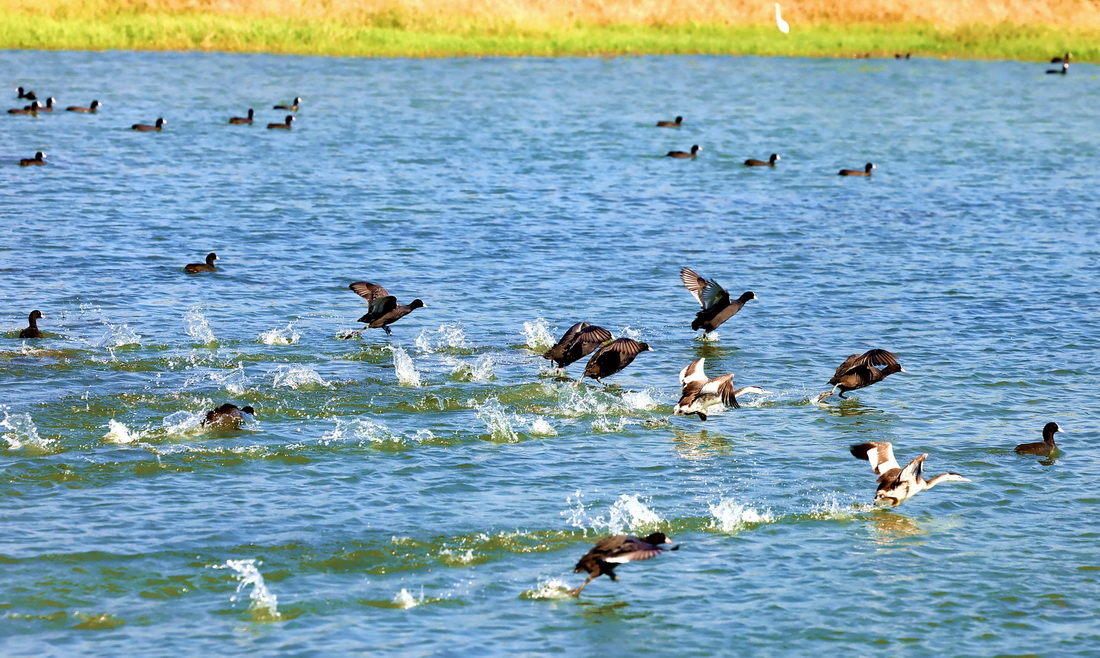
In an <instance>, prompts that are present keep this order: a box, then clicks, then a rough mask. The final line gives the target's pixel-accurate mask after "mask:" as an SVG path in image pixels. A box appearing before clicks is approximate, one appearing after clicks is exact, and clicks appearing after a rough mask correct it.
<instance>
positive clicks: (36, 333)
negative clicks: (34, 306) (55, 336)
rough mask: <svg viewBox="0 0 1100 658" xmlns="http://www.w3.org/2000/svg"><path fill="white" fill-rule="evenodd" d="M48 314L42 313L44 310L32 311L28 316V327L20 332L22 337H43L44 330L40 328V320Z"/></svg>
mask: <svg viewBox="0 0 1100 658" xmlns="http://www.w3.org/2000/svg"><path fill="white" fill-rule="evenodd" d="M44 317H46V316H44V315H42V311H38V310H34V311H31V314H30V317H29V318H27V321H28V324H27V328H26V329H24V330H23V331H20V332H19V337H20V338H43V337H44V336H43V335H42V330H41V329H39V328H38V320H39V319H40V318H44Z"/></svg>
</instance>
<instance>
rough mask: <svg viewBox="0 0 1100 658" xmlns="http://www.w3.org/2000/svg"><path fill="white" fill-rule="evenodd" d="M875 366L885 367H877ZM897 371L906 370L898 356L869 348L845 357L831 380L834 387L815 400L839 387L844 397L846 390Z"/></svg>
mask: <svg viewBox="0 0 1100 658" xmlns="http://www.w3.org/2000/svg"><path fill="white" fill-rule="evenodd" d="M874 366H885V367H884V368H876V367H874ZM895 372H905V368H902V367H901V364H900V363H898V357H897V356H896V355H895V354H893V353H892V352H887V351H886V350H868V351H866V352H864V353H863V354H853V355H852V356H850V357H848V358H847V359H845V360H844V363H842V364H840V367H839V368H837V369H836V372H835V373H833V378H832V379H830V380H829V383H830V384H832V385H833V389H832V390H831V391H826V392H824V393H822V394H821V395H819V396H818V397H817V400H815V402H821V401H822V400H824V399H825V398H827V397H829V396H830V395H832V394H833V393H836V391H837V389H840V397H842V398H843V397H844V394H845V393H846V392H848V391H854V390H856V389H859V388H864V387H866V386H870V385H871V384H874V383H876V382H881V381H882V380H884V379H886V377H887V376H888V375H892V374H894V373H895ZM845 399H847V398H845Z"/></svg>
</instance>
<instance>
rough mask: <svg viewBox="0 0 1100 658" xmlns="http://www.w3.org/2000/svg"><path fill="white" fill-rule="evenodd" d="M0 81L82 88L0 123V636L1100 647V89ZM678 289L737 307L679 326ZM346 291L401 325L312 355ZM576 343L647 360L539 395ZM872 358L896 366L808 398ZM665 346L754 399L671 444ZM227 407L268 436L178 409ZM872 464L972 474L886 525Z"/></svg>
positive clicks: (671, 368)
mask: <svg viewBox="0 0 1100 658" xmlns="http://www.w3.org/2000/svg"><path fill="white" fill-rule="evenodd" d="M0 63H2V65H3V69H4V70H5V71H7V72H8V76H9V78H8V79H7V80H6V84H8V85H9V86H10V87H12V88H14V87H15V86H16V85H22V86H26V87H29V88H32V89H35V90H36V91H37V92H38V93H39V95H40V97H43V98H44V97H45V96H49V95H52V96H56V97H57V98H58V102H59V104H60V105H61V106H62V107H64V106H67V105H74V104H76V105H87V104H88V103H89V102H90V101H91V100H92V99H98V100H100V101H101V102H102V103H103V109H102V110H101V112H100V114H98V115H94V116H90V115H77V114H72V113H65V112H55V113H54V114H53V115H52V116H40V117H38V118H37V119H34V118H30V117H16V116H7V115H4V116H3V119H2V121H3V140H2V142H0V160H2V162H0V186H2V188H3V189H4V190H5V192H6V197H5V202H4V203H3V210H2V211H0V213H2V221H0V309H3V312H2V317H3V320H2V322H0V332H2V336H0V404H2V405H3V406H2V407H0V414H2V421H0V422H2V427H0V437H2V438H0V468H2V473H3V476H2V478H0V495H2V501H3V503H2V505H0V528H2V529H3V532H0V563H2V564H3V567H2V569H0V615H2V616H0V653H3V654H5V655H9V656H15V655H28V656H31V655H33V656H39V655H42V654H43V653H52V654H56V655H62V654H64V655H74V654H101V655H120V654H124V653H132V652H153V653H160V654H168V653H173V654H197V653H209V652H214V651H219V652H224V651H226V650H229V651H233V652H244V651H249V652H251V651H262V652H265V653H284V654H293V655H305V654H312V653H318V654H320V653H324V654H329V655H332V654H338V653H344V652H350V651H369V652H371V653H389V654H393V653H406V654H413V655H426V654H441V655H467V654H469V655H475V654H476V655H481V654H497V655H506V654H513V653H522V654H545V653H550V652H564V653H567V654H572V655H598V654H604V653H608V652H616V653H622V652H625V651H647V650H648V651H656V652H659V653H673V654H685V655H701V654H727V655H728V654H731V653H737V654H759V655H783V654H789V655H809V654H814V653H822V652H833V653H839V654H841V655H859V654H863V655H866V654H887V655H894V654H898V653H900V652H911V651H915V652H917V653H919V654H923V655H927V654H930V653H933V652H942V653H948V654H956V655H994V654H1025V653H1041V654H1047V655H1055V654H1058V655H1069V654H1080V655H1095V652H1096V651H1097V648H1098V647H1100V615H1098V613H1097V603H1096V601H1097V598H1098V597H1100V558H1098V555H1100V553H1098V550H1097V542H1098V540H1100V522H1098V521H1097V519H1098V513H1100V495H1098V494H1097V493H1096V492H1095V491H1093V490H1092V486H1093V484H1094V480H1095V475H1096V473H1097V472H1098V470H1100V457H1098V456H1097V450H1096V436H1097V433H1096V431H1095V427H1096V423H1097V420H1098V414H1097V406H1096V403H1095V396H1096V389H1097V383H1098V377H1097V375H1098V366H1097V364H1096V356H1097V354H1098V353H1100V332H1098V331H1097V328H1098V327H1097V325H1098V320H1100V313H1098V311H1100V301H1098V300H1100V297H1098V292H1100V290H1098V288H1100V231H1098V229H1097V215H1098V211H1100V197H1098V196H1097V176H1096V171H1097V169H1096V163H1097V157H1098V156H1100V129H1098V127H1097V123H1096V122H1095V121H1094V117H1095V97H1096V93H1095V90H1096V84H1097V79H1098V76H1097V70H1096V68H1095V67H1092V66H1088V65H1080V64H1074V66H1073V69H1072V70H1071V72H1070V75H1068V76H1066V77H1064V78H1063V77H1062V76H1047V75H1044V73H1043V70H1044V69H1045V68H1048V67H1047V66H1045V65H1040V64H1026V63H1009V62H940V61H929V60H912V61H897V62H895V61H893V60H890V61H877V60H870V61H841V60H802V59H762V58H730V57H640V58H619V59H611V60H600V59H569V60H541V59H523V60H502V59H468V60H441V61H421V60H365V59H324V58H309V57H280V56H241V55H218V54H176V53H166V54H145V53H140V54H139V53H118V52H114V53H64V52H62V53H46V52H10V51H7V52H0ZM5 93H10V97H9V98H8V106H7V107H16V106H18V105H22V104H23V101H17V100H15V93H14V91H11V92H5ZM294 96H301V97H303V99H304V100H303V104H302V109H301V111H300V112H299V113H298V121H297V122H296V123H295V125H294V128H293V130H292V131H290V132H289V133H286V132H282V131H268V130H265V129H264V127H263V125H255V126H251V127H249V126H230V125H227V119H228V118H229V117H230V116H240V115H242V114H243V113H244V112H245V111H246V110H247V109H248V108H249V107H253V108H255V109H256V110H257V122H258V123H260V124H264V123H267V122H269V121H278V120H281V119H282V118H283V117H284V116H285V115H286V113H285V112H281V111H276V110H273V109H271V106H272V105H274V104H276V103H280V102H287V101H290V100H292V99H293V97H294ZM5 109H6V108H5ZM677 114H680V115H683V116H684V117H685V122H684V126H683V127H682V128H680V129H658V128H655V127H653V124H654V123H655V122H656V121H657V120H658V119H671V118H673V117H674V116H675V115H677ZM161 116H162V117H165V118H166V119H167V120H168V125H167V127H166V128H165V130H164V132H163V133H160V134H148V133H137V132H133V131H131V130H129V126H130V124H132V123H137V122H145V123H151V122H153V121H154V120H155V119H156V118H157V117H161ZM692 144H700V145H702V146H703V149H704V150H703V152H702V154H701V155H700V157H699V158H698V159H697V160H694V161H691V160H688V161H681V160H673V159H671V158H664V157H661V156H662V155H663V154H664V153H665V152H666V151H669V150H672V149H683V150H686V149H688V148H689V147H690V146H691V145H692ZM36 150H43V151H45V152H46V154H47V157H48V165H47V166H45V167H41V168H39V167H31V168H21V167H19V166H18V159H19V158H23V157H30V156H31V155H33V153H34V152H35V151H36ZM772 152H776V153H779V154H780V155H781V157H782V160H781V161H780V162H779V166H778V167H776V168H775V169H774V170H773V169H769V168H760V169H748V168H745V167H742V166H741V162H742V161H743V160H744V159H745V158H748V157H755V158H766V157H767V156H768V155H769V154H770V153H772ZM865 162H874V163H875V164H876V165H877V167H878V168H877V169H876V171H875V174H874V177H873V178H871V179H870V180H868V179H860V178H842V177H839V176H837V175H836V172H837V170H838V169H840V168H842V167H862V166H863V164H864V163H865ZM209 251H215V252H217V253H218V255H219V256H220V257H221V260H220V261H219V262H218V265H219V268H218V271H217V272H215V273H213V274H205V275H188V274H185V273H184V272H182V271H181V268H182V266H183V265H184V264H186V263H193V262H200V261H201V260H202V258H203V256H205V254H206V253H207V252H209ZM681 266H689V267H692V268H694V269H696V270H697V271H698V272H700V273H702V274H703V275H704V276H708V277H713V278H715V279H717V280H718V281H719V282H720V283H722V284H723V285H725V286H726V287H728V288H729V289H730V290H731V291H732V292H733V293H734V294H739V293H741V292H742V291H744V290H752V291H754V292H755V293H756V294H757V296H758V297H759V300H758V301H752V302H749V304H748V305H747V306H746V307H745V309H744V310H743V311H742V312H741V313H740V314H739V315H737V316H736V317H735V318H733V319H732V320H731V321H730V322H728V323H727V324H726V325H724V326H723V327H722V328H721V329H720V330H719V332H718V339H717V340H716V341H713V342H703V341H700V340H698V339H697V337H696V336H694V335H693V333H692V331H691V330H690V323H691V320H692V317H693V315H694V312H695V310H697V309H696V305H695V302H694V300H693V299H692V298H691V297H690V296H689V294H688V293H687V292H686V291H685V290H684V288H683V287H682V286H681V284H680V281H679V276H678V270H679V268H680V267H681ZM358 280H366V281H372V282H375V283H379V284H382V285H384V286H386V287H387V288H389V290H390V291H391V292H392V293H393V294H395V295H397V296H398V298H399V299H400V300H401V301H403V302H407V301H409V300H411V299H413V298H414V297H419V298H421V299H423V300H424V301H425V302H426V303H427V308H423V309H419V310H417V311H415V312H414V313H412V314H411V315H409V316H408V317H406V318H404V319H402V320H401V321H400V322H398V323H396V324H395V325H393V335H392V336H391V337H387V336H386V335H384V334H383V333H382V332H381V331H379V330H370V331H367V332H365V333H364V334H363V336H362V338H361V339H358V340H339V339H338V338H339V337H340V336H341V335H343V334H344V333H345V332H347V331H348V330H351V329H356V328H359V327H360V325H358V324H357V323H356V322H355V320H356V318H358V317H359V316H360V315H361V314H362V313H364V312H365V309H366V306H365V305H364V304H363V302H362V300H361V299H359V298H358V297H357V296H356V295H355V294H353V293H352V292H351V291H349V290H348V288H347V285H348V284H349V283H351V282H353V281H358ZM32 309H40V310H41V311H42V312H43V313H44V314H45V316H46V317H45V319H44V320H43V321H41V323H40V326H41V328H42V329H43V330H44V331H46V332H48V335H49V338H48V339H46V340H40V341H23V340H20V339H19V338H18V337H17V336H18V332H19V330H20V329H21V328H22V327H24V326H26V316H27V314H28V313H29V312H30V311H31V310H32ZM580 320H587V321H590V322H593V323H596V324H600V325H602V326H604V327H607V328H608V329H610V330H611V331H612V332H613V333H615V335H616V336H619V335H626V336H633V337H636V338H638V339H639V340H645V341H647V342H649V343H650V344H651V346H652V347H653V350H654V351H653V352H648V353H644V354H642V355H640V356H639V357H638V359H637V360H636V361H635V362H634V364H633V365H631V366H630V367H629V368H628V369H627V370H626V371H624V372H623V373H621V374H619V375H616V376H614V377H612V378H610V379H608V380H607V383H608V387H607V388H606V389H605V388H604V387H603V386H601V385H599V384H596V383H594V382H591V381H590V380H586V382H585V383H583V384H581V385H580V386H578V387H574V386H573V385H572V384H571V382H569V381H567V380H564V379H563V378H561V377H559V376H557V375H556V374H555V372H554V371H553V370H552V369H551V368H549V367H548V362H547V361H544V360H543V359H541V358H539V356H538V353H541V351H542V350H544V349H545V348H546V347H547V345H548V340H549V339H550V338H551V337H552V338H557V336H559V335H560V333H561V332H563V331H564V330H565V329H566V328H567V327H568V326H569V325H571V324H573V323H574V322H577V321H580ZM871 348H883V349H888V350H891V351H893V352H895V353H896V354H898V356H899V358H900V360H901V363H902V364H903V365H904V366H905V369H906V370H907V374H897V375H894V376H892V377H890V378H889V379H887V380H886V381H885V382H883V383H880V384H877V385H875V386H873V387H870V388H867V389H864V390H861V391H856V392H854V393H851V394H850V399H849V400H847V401H843V400H840V399H838V398H837V397H832V398H829V399H828V400H826V401H825V402H824V403H822V404H813V403H811V399H812V398H814V397H815V396H816V395H817V394H819V393H821V392H822V391H824V390H827V389H828V388H829V387H828V386H827V385H826V384H825V382H826V381H827V380H828V379H829V377H830V376H832V374H833V370H834V369H835V368H836V366H837V365H839V363H840V362H841V361H842V360H843V359H844V358H845V357H847V356H848V355H849V354H852V353H856V352H863V351H865V350H868V349H871ZM700 356H705V357H707V361H706V367H707V372H708V373H709V374H710V375H711V376H717V375H719V374H723V373H726V372H734V373H736V378H737V379H736V381H737V382H738V384H739V385H742V386H743V385H758V386H762V387H764V388H766V389H768V390H769V391H772V393H770V394H768V395H764V396H756V397H753V398H750V397H749V396H745V398H744V400H743V402H744V406H743V408H741V409H738V410H728V411H727V412H725V413H715V414H713V415H711V417H710V419H709V420H708V421H707V422H705V423H702V422H700V421H699V419H698V418H696V417H688V418H685V417H673V418H671V419H669V418H668V416H669V415H670V414H671V411H672V405H673V404H675V402H676V400H677V399H678V397H679V385H678V382H677V374H678V373H679V371H680V369H681V368H683V367H684V366H685V365H687V364H688V363H689V362H690V361H691V360H693V359H695V358H698V357H700ZM582 368H583V362H582V363H578V364H575V365H573V366H571V367H570V369H569V374H570V376H571V377H573V378H575V377H576V376H578V375H579V374H580V371H581V369H582ZM227 401H228V402H234V403H236V404H239V405H244V404H251V405H254V406H255V407H256V408H257V412H258V416H257V418H256V421H255V422H253V423H250V424H248V425H247V426H246V428H245V429H242V430H241V431H236V432H234V431H224V430H223V431H214V430H208V429H204V428H202V427H200V426H199V420H200V419H201V416H202V414H203V413H204V412H205V411H206V410H207V409H210V408H212V407H214V406H216V405H218V404H221V403H222V402H227ZM1052 420H1053V421H1057V422H1058V423H1059V424H1061V426H1062V427H1063V428H1064V429H1065V430H1066V431H1067V432H1066V433H1065V434H1059V435H1058V440H1059V444H1060V445H1061V446H1062V452H1061V455H1060V457H1059V458H1058V459H1056V460H1053V461H1045V462H1044V461H1041V460H1039V459H1037V458H1034V457H1021V456H1017V455H1015V454H1014V453H1013V451H1012V448H1013V446H1015V445H1016V444H1018V443H1022V442H1027V441H1037V440H1039V439H1040V431H1041V429H1042V427H1043V425H1044V424H1045V423H1046V422H1048V421H1052ZM867 440H874V441H891V442H893V444H894V447H895V450H896V452H897V455H898V458H899V460H900V461H902V462H903V463H904V462H906V461H908V460H909V459H911V458H913V457H915V456H917V455H919V454H920V453H923V452H927V453H929V455H930V456H929V458H928V461H927V464H926V474H936V473H940V472H943V471H955V472H959V473H962V474H963V475H965V476H967V477H969V478H970V479H972V482H971V483H947V484H943V485H941V486H939V487H937V488H936V489H935V490H933V491H930V492H926V493H923V494H921V495H919V496H918V497H916V498H914V499H912V500H910V501H908V502H906V503H904V504H903V505H902V506H900V507H898V508H896V509H893V510H883V509H879V510H876V509H874V508H872V507H871V506H870V505H869V503H870V502H871V500H872V498H873V495H874V490H875V478H874V475H873V474H872V473H871V470H870V468H869V467H868V464H867V463H866V462H861V461H857V460H856V459H854V458H853V457H852V456H851V455H850V454H849V453H848V446H849V445H851V444H853V443H857V442H863V441H867ZM656 530H660V531H664V532H666V533H668V534H669V535H670V536H671V537H672V538H673V539H674V540H676V541H677V542H679V543H681V545H682V548H681V550H679V551H678V552H675V553H667V554H665V555H662V556H660V557H658V558H656V559H653V560H650V561H646V562H642V563H638V564H631V565H626V566H624V567H622V568H621V569H619V572H618V573H619V577H620V580H619V582H611V581H610V580H608V579H606V578H600V579H598V580H596V581H594V582H593V583H591V584H590V585H589V587H588V589H587V590H586V591H585V592H584V594H583V595H582V596H581V597H580V598H579V599H575V598H571V597H568V596H566V595H565V589H566V588H569V587H576V586H577V585H579V584H580V583H581V582H582V581H583V576H582V575H575V574H573V573H572V567H573V565H574V564H575V563H576V561H577V560H578V559H579V558H580V557H581V555H583V554H584V553H585V551H587V550H588V548H589V547H590V546H591V545H592V544H593V543H594V542H595V541H596V540H598V539H599V538H600V537H602V536H604V535H607V534H610V533H613V532H634V533H638V534H646V533H648V532H652V531H656Z"/></svg>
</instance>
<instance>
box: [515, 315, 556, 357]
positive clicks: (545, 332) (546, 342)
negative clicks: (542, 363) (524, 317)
mask: <svg viewBox="0 0 1100 658" xmlns="http://www.w3.org/2000/svg"><path fill="white" fill-rule="evenodd" d="M523 339H524V342H525V343H526V344H527V348H528V349H530V350H531V351H532V352H535V353H536V354H542V353H543V352H545V351H546V350H548V349H550V348H551V347H553V346H554V342H555V341H554V337H553V336H551V335H550V325H548V324H547V323H546V320H543V319H542V318H538V319H535V320H531V321H530V322H524V323H523Z"/></svg>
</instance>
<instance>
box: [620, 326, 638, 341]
mask: <svg viewBox="0 0 1100 658" xmlns="http://www.w3.org/2000/svg"><path fill="white" fill-rule="evenodd" d="M641 337H642V332H641V331H639V330H637V329H634V328H633V327H631V326H630V325H627V326H625V327H623V328H622V329H620V330H619V338H633V339H634V340H638V339H640V338H641Z"/></svg>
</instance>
